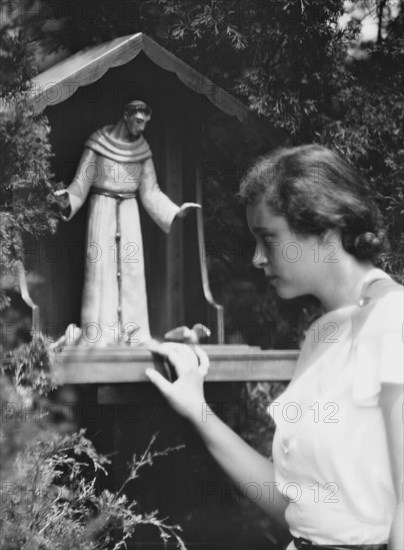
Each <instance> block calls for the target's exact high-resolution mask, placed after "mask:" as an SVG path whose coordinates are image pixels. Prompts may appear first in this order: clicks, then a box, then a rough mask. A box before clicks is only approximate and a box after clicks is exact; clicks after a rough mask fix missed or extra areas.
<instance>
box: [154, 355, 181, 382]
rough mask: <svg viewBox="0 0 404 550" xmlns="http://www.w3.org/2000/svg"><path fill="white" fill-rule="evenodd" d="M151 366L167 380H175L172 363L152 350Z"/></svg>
mask: <svg viewBox="0 0 404 550" xmlns="http://www.w3.org/2000/svg"><path fill="white" fill-rule="evenodd" d="M152 357H153V366H154V368H155V370H156V371H157V372H159V373H160V374H161V375H162V376H164V378H166V379H167V380H168V381H169V382H175V381H176V380H177V378H178V376H177V373H176V371H175V367H174V365H173V364H172V363H171V362H170V361H169V360H168V359H167V358H166V357H164V356H163V355H160V354H159V353H155V352H152Z"/></svg>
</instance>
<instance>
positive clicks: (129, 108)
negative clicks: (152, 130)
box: [123, 99, 152, 138]
mask: <svg viewBox="0 0 404 550" xmlns="http://www.w3.org/2000/svg"><path fill="white" fill-rule="evenodd" d="M151 114H152V110H151V109H150V107H149V106H148V105H146V103H145V102H144V101H140V100H138V99H136V100H134V101H131V102H130V103H128V104H127V105H125V109H124V112H123V118H124V121H125V124H126V127H127V129H128V132H129V133H130V134H131V135H132V136H133V137H134V138H138V137H139V136H140V135H141V134H142V133H143V131H144V129H145V128H146V125H147V123H148V122H149V120H150V119H151Z"/></svg>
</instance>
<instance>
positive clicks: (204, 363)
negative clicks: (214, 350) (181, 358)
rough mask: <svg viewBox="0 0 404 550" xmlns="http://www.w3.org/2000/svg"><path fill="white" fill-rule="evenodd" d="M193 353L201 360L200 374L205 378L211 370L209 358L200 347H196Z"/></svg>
mask: <svg viewBox="0 0 404 550" xmlns="http://www.w3.org/2000/svg"><path fill="white" fill-rule="evenodd" d="M193 351H194V352H195V354H196V355H197V357H198V360H199V373H200V374H201V376H203V377H204V378H205V376H206V375H207V374H208V370H209V357H208V356H207V354H206V353H205V352H204V351H203V349H201V348H200V347H199V346H194V347H193Z"/></svg>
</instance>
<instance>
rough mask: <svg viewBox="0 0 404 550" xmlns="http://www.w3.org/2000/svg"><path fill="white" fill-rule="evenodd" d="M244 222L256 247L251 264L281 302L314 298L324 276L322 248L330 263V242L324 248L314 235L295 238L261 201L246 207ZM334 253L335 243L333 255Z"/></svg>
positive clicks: (319, 237)
mask: <svg viewBox="0 0 404 550" xmlns="http://www.w3.org/2000/svg"><path fill="white" fill-rule="evenodd" d="M247 221H248V226H249V228H250V231H251V233H252V234H253V235H254V237H255V240H256V243H257V246H256V249H255V254H254V258H253V264H254V266H255V267H258V268H261V269H263V270H264V273H265V276H266V277H267V278H268V279H269V281H270V283H271V284H272V285H273V286H274V287H275V290H276V292H277V294H278V295H279V296H280V297H281V298H295V297H296V296H302V295H304V294H313V295H315V296H316V295H317V292H316V290H318V288H319V285H321V282H322V281H324V277H325V276H326V269H327V265H326V264H325V262H324V261H323V260H324V248H325V247H326V248H328V251H327V254H328V256H330V259H332V258H331V256H332V250H331V254H330V248H329V246H330V242H329V241H327V243H326V245H325V241H324V239H323V237H321V236H317V235H311V236H308V237H302V236H299V235H297V234H296V233H295V232H294V231H293V230H292V229H291V228H290V226H289V224H288V222H287V220H286V218H285V217H284V216H279V215H277V214H275V213H274V212H273V211H272V210H271V208H270V207H269V206H268V204H267V203H266V201H265V199H264V198H262V197H261V198H259V199H258V200H256V201H255V202H254V203H251V204H249V205H248V206H247ZM331 247H332V243H331ZM337 251H338V244H337V243H335V253H336V252H337ZM334 260H335V261H334V262H331V263H335V262H337V261H338V260H337V254H335V258H334Z"/></svg>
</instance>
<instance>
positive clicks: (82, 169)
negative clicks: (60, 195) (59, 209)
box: [62, 147, 98, 221]
mask: <svg viewBox="0 0 404 550" xmlns="http://www.w3.org/2000/svg"><path fill="white" fill-rule="evenodd" d="M96 156H97V155H96V153H95V152H94V151H92V150H91V149H88V148H87V147H86V148H85V149H84V152H83V154H82V156H81V159H80V162H79V165H78V167H77V170H76V175H75V176H74V179H73V181H72V183H71V184H70V185H69V187H68V188H67V192H68V193H69V200H70V207H71V211H70V213H69V215H68V216H62V217H63V219H64V220H65V221H69V220H70V219H71V218H72V217H73V216H74V215H75V214H76V212H77V211H78V210H79V209H80V208H81V207H82V205H83V204H84V202H85V200H86V198H87V195H88V193H89V191H90V188H91V185H92V184H93V183H94V182H95V181H96V178H97V173H98V172H97V170H98V169H97V164H96Z"/></svg>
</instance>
